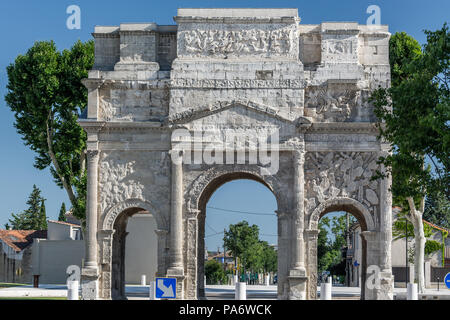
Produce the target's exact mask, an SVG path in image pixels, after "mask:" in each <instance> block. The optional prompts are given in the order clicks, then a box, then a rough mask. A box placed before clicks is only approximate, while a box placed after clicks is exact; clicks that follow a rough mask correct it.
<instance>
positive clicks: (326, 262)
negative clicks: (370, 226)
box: [317, 213, 356, 275]
mask: <svg viewBox="0 0 450 320" xmlns="http://www.w3.org/2000/svg"><path fill="white" fill-rule="evenodd" d="M355 222H356V219H355V218H354V217H353V216H351V215H350V216H349V222H348V223H349V225H351V224H353V223H355ZM328 230H329V231H328ZM347 232H348V230H347V213H345V214H341V215H336V216H333V217H332V218H331V219H330V218H329V217H323V218H321V219H320V221H319V236H318V239H317V267H318V268H317V269H318V272H319V273H322V272H323V271H330V272H332V273H333V274H338V275H345V259H343V257H342V249H343V248H345V247H347Z"/></svg>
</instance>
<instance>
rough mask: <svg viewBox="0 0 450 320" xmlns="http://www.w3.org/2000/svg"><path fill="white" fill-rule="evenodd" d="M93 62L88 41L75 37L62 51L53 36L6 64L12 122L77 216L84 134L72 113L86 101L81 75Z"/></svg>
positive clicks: (82, 179) (80, 109) (81, 214)
mask: <svg viewBox="0 0 450 320" xmlns="http://www.w3.org/2000/svg"><path fill="white" fill-rule="evenodd" d="M93 62H94V44H93V41H89V42H86V43H82V42H80V41H78V42H76V43H75V44H74V45H73V46H72V48H71V49H70V50H63V51H62V52H60V51H58V50H57V49H56V46H55V43H54V42H53V41H42V42H36V43H35V44H34V45H33V47H31V48H30V49H29V50H28V52H27V53H26V54H24V55H19V56H18V57H17V58H16V59H15V61H14V63H13V64H11V65H9V66H8V67H7V74H8V84H7V90H8V91H7V94H6V96H5V101H6V103H7V105H8V106H9V108H10V109H11V111H13V112H14V116H15V123H14V126H15V127H16V129H17V132H18V133H19V134H20V135H21V136H22V139H23V141H24V143H25V145H27V146H29V147H30V148H31V150H33V151H34V152H35V153H36V156H35V162H34V166H35V167H36V168H38V169H40V170H43V169H46V168H50V171H51V173H52V175H53V178H54V181H55V182H56V184H57V185H58V186H60V187H61V188H64V190H65V191H66V193H67V195H68V197H69V200H70V202H71V204H72V207H73V208H74V215H75V216H76V217H78V218H80V219H81V220H83V219H84V216H85V192H86V172H85V162H86V161H85V148H86V134H85V132H84V131H83V129H82V128H81V127H80V126H79V125H78V123H77V119H78V117H79V115H80V114H81V113H82V112H83V111H84V109H85V107H86V105H87V90H86V89H85V87H84V86H83V85H82V83H81V79H83V78H86V77H87V76H88V70H89V69H91V68H92V65H93Z"/></svg>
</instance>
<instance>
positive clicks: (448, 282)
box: [444, 272, 450, 289]
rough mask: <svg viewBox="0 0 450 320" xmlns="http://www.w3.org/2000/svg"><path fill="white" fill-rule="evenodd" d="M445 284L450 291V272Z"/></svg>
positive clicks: (446, 276)
mask: <svg viewBox="0 0 450 320" xmlns="http://www.w3.org/2000/svg"><path fill="white" fill-rule="evenodd" d="M444 283H445V285H446V286H447V288H448V289H450V272H449V273H447V274H446V275H445V278H444Z"/></svg>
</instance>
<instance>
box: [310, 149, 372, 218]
mask: <svg viewBox="0 0 450 320" xmlns="http://www.w3.org/2000/svg"><path fill="white" fill-rule="evenodd" d="M377 160H378V154H377V153H374V152H308V153H306V162H305V180H306V203H305V210H306V212H307V213H308V214H310V213H311V212H312V211H313V210H314V209H315V208H316V207H317V206H318V205H319V204H321V203H324V202H325V201H327V200H329V199H333V198H337V197H347V198H352V199H355V200H357V201H359V202H360V203H362V204H363V205H365V206H366V207H367V208H369V211H370V212H371V213H372V214H373V213H374V212H375V207H376V206H378V205H379V195H378V193H379V190H378V185H379V182H378V181H377V180H374V181H371V177H372V176H373V175H374V174H375V171H376V169H377V168H378V164H377Z"/></svg>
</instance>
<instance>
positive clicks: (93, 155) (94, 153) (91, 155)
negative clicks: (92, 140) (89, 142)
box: [86, 149, 100, 161]
mask: <svg viewBox="0 0 450 320" xmlns="http://www.w3.org/2000/svg"><path fill="white" fill-rule="evenodd" d="M99 154H100V150H98V149H90V150H86V156H87V159H88V161H95V160H97V159H98V156H99Z"/></svg>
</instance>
